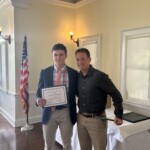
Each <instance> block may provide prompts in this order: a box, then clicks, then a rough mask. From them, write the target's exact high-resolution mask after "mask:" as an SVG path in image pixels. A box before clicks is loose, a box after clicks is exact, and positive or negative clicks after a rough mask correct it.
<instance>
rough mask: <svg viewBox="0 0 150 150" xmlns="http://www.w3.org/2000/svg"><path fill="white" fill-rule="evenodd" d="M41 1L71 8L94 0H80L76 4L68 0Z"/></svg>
mask: <svg viewBox="0 0 150 150" xmlns="http://www.w3.org/2000/svg"><path fill="white" fill-rule="evenodd" d="M42 1H43V2H45V3H48V4H53V5H58V6H62V7H68V8H72V9H77V8H80V7H82V6H84V5H87V4H89V3H91V2H93V1H95V0H82V1H80V2H78V3H76V4H73V3H68V2H64V1H61V0H42Z"/></svg>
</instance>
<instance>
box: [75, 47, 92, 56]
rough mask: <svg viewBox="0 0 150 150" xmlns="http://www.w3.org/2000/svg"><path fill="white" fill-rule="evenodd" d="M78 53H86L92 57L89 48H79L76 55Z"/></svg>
mask: <svg viewBox="0 0 150 150" xmlns="http://www.w3.org/2000/svg"><path fill="white" fill-rule="evenodd" d="M77 53H85V54H86V55H87V56H88V57H90V52H89V50H88V49H87V48H79V49H77V50H76V52H75V55H76V54H77Z"/></svg>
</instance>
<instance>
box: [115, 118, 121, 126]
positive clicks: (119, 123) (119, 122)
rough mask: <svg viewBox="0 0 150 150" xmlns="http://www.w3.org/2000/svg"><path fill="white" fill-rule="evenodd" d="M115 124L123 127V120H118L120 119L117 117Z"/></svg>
mask: <svg viewBox="0 0 150 150" xmlns="http://www.w3.org/2000/svg"><path fill="white" fill-rule="evenodd" d="M114 123H115V124H116V125H122V123H123V120H122V119H120V118H118V117H115V120H114Z"/></svg>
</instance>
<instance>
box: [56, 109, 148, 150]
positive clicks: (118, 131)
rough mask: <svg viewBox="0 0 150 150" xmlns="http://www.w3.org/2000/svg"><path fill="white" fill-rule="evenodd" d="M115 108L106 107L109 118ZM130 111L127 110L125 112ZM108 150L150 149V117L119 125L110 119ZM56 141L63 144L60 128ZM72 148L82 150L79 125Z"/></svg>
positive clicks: (73, 137)
mask: <svg viewBox="0 0 150 150" xmlns="http://www.w3.org/2000/svg"><path fill="white" fill-rule="evenodd" d="M113 111H114V109H113V108H109V109H106V115H107V117H108V118H111V119H114V114H113ZM127 112H130V111H129V110H125V111H124V113H127ZM107 140H108V142H107V148H106V150H150V119H148V120H145V121H140V122H137V123H130V122H127V121H124V123H123V124H122V125H121V126H117V125H115V124H114V122H112V121H108V129H107ZM56 141H58V142H59V143H60V144H62V140H61V137H60V130H59V129H58V130H57V133H56ZM72 150H80V145H79V140H78V133H77V125H76V124H75V125H74V128H73V136H72Z"/></svg>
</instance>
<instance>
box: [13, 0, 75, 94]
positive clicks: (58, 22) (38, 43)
mask: <svg viewBox="0 0 150 150" xmlns="http://www.w3.org/2000/svg"><path fill="white" fill-rule="evenodd" d="M70 30H74V10H72V9H68V8H64V7H60V6H55V5H48V4H44V3H38V2H34V1H32V3H31V4H30V5H29V7H28V8H26V9H20V8H15V36H16V39H15V41H16V72H17V75H16V84H17V85H16V89H17V90H16V91H17V92H19V79H20V74H19V72H20V64H21V52H22V43H23V36H24V33H26V34H27V38H28V57H29V71H30V77H29V86H30V92H35V90H36V89H37V84H38V79H39V74H40V70H41V69H43V68H46V67H48V66H49V65H51V64H52V57H51V51H50V50H51V47H52V46H53V44H55V43H59V42H60V43H64V44H65V45H66V46H67V48H68V58H67V64H68V65H70V66H72V67H74V44H73V42H71V41H70V37H69V31H70Z"/></svg>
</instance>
